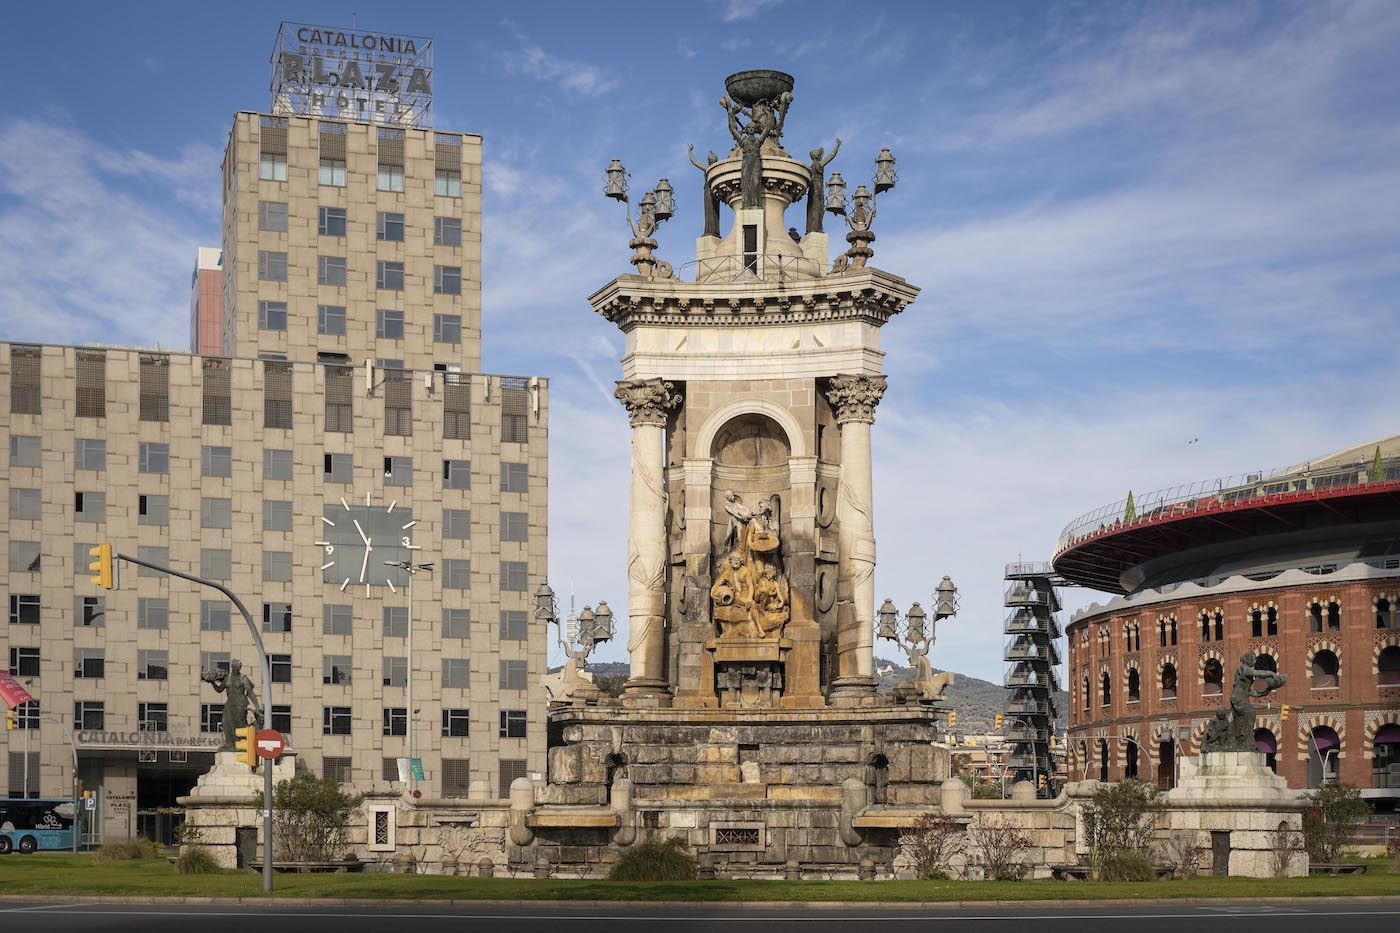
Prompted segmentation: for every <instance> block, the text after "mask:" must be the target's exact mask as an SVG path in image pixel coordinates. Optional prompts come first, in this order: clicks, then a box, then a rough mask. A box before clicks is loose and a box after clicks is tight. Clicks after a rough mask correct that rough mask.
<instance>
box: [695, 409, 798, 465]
mask: <svg viewBox="0 0 1400 933" xmlns="http://www.w3.org/2000/svg"><path fill="white" fill-rule="evenodd" d="M750 414H755V415H764V416H766V417H767V418H769V419H771V420H772V421H773V422H775V423H776V424H777V425H778V427H779V428H781V429H782V434H783V436H784V437H785V438H786V439H787V444H788V450H789V453H790V455H791V456H793V457H806V456H808V455H809V454H808V452H807V440H806V437H805V436H804V435H803V433H802V425H800V424H798V422H797V419H796V418H794V417H793V415H792V412H790V411H788V410H787V409H786V408H784V407H782V406H781V405H775V404H774V403H772V402H768V401H764V400H763V399H740V400H738V401H734V402H730V403H729V404H727V405H722V406H721V407H719V408H717V409H716V410H715V411H713V412H711V413H710V416H709V417H708V418H706V419H705V422H704V424H702V425H700V428H699V430H698V431H696V432H695V445H694V447H693V448H692V449H691V456H694V457H710V456H713V451H714V449H715V439H716V437H717V436H718V435H719V433H720V431H722V430H723V429H724V428H725V427H726V426H727V425H728V424H729V423H730V422H731V421H734V420H735V419H737V418H739V417H740V416H741V415H750Z"/></svg>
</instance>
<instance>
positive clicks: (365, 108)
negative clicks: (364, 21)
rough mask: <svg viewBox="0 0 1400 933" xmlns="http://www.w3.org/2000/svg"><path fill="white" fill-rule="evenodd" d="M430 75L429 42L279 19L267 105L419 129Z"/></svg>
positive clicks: (429, 96) (427, 101)
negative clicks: (270, 99) (269, 103)
mask: <svg viewBox="0 0 1400 933" xmlns="http://www.w3.org/2000/svg"><path fill="white" fill-rule="evenodd" d="M432 74H433V40H432V39H429V38H425V37H423V36H401V35H397V34H394V33H382V32H376V31H373V30H365V29H339V28H333V27H326V26H312V25H310V24H306V23H287V22H284V23H282V26H281V28H280V29H279V30H278V31H277V44H276V46H274V48H273V50H272V86H271V90H272V109H273V111H274V112H276V113H300V114H307V115H311V116H325V117H334V118H336V119H342V120H358V121H364V122H371V123H388V124H393V125H398V126H419V125H423V124H425V123H426V122H427V116H428V108H429V106H430V105H431V104H432V99H433V92H432Z"/></svg>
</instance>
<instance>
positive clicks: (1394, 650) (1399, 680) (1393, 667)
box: [1376, 645, 1400, 764]
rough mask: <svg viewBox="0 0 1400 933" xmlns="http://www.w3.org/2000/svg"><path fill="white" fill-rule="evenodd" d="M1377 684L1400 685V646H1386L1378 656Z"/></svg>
mask: <svg viewBox="0 0 1400 933" xmlns="http://www.w3.org/2000/svg"><path fill="white" fill-rule="evenodd" d="M1376 683H1377V684H1379V685H1380V686H1382V687H1393V686H1395V685H1396V684H1400V645H1386V646H1385V647H1384V648H1382V649H1381V653H1380V654H1379V655H1377V656H1376ZM1397 764H1400V762H1397Z"/></svg>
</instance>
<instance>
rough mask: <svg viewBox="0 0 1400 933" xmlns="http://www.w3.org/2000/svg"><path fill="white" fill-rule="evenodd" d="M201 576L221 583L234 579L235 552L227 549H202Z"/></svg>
mask: <svg viewBox="0 0 1400 933" xmlns="http://www.w3.org/2000/svg"><path fill="white" fill-rule="evenodd" d="M199 575H200V576H201V577H208V578H209V579H210V580H218V581H219V582H221V583H226V582H228V580H229V579H231V578H232V577H233V552H232V551H230V550H228V549H227V548H212V547H206V548H200V551H199Z"/></svg>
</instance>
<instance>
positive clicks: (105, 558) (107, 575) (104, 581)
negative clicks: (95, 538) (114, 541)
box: [88, 544, 115, 590]
mask: <svg viewBox="0 0 1400 933" xmlns="http://www.w3.org/2000/svg"><path fill="white" fill-rule="evenodd" d="M88 554H89V555H91V556H92V557H95V558H97V559H96V560H94V561H92V562H91V563H89V564H88V569H89V570H91V571H92V577H91V579H92V583H93V585H94V586H100V587H102V588H103V589H104V590H110V589H113V588H114V585H113V580H114V579H115V574H114V573H113V567H112V546H111V545H110V544H99V545H97V547H92V548H88Z"/></svg>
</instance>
